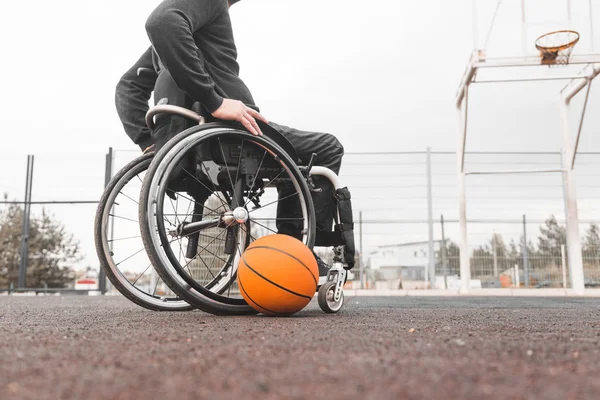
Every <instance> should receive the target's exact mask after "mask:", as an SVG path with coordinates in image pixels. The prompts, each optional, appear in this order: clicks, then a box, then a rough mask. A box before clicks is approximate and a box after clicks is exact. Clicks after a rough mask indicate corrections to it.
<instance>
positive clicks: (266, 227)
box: [252, 220, 277, 233]
mask: <svg viewBox="0 0 600 400" xmlns="http://www.w3.org/2000/svg"><path fill="white" fill-rule="evenodd" d="M252 221H253V222H254V220H252ZM256 225H259V226H262V227H263V228H265V229H266V230H269V231H271V232H273V233H277V232H275V231H274V230H273V229H271V228H269V227H268V226H265V225H263V224H261V223H260V222H256Z"/></svg>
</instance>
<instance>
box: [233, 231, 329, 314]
mask: <svg viewBox="0 0 600 400" xmlns="http://www.w3.org/2000/svg"><path fill="white" fill-rule="evenodd" d="M318 281H319V268H318V266H317V260H316V259H315V256H314V255H313V253H312V251H310V249H309V248H308V247H306V246H305V245H304V243H302V242H301V241H299V240H298V239H295V238H293V237H291V236H287V235H269V236H264V237H261V238H260V239H258V240H256V241H255V242H253V243H252V244H251V245H250V246H248V248H247V249H246V251H245V252H244V254H242V259H241V261H240V264H239V268H238V285H239V287H240V292H241V293H242V296H243V297H244V299H245V300H246V302H248V304H249V305H250V306H252V308H254V309H255V310H256V311H258V312H261V313H263V314H266V315H290V314H293V313H295V312H297V311H300V310H302V309H303V308H304V307H306V305H307V304H308V303H309V302H310V300H311V299H312V298H313V296H314V294H315V292H316V290H317V282H318Z"/></svg>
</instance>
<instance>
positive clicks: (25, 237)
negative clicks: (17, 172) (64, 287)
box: [18, 155, 34, 289]
mask: <svg viewBox="0 0 600 400" xmlns="http://www.w3.org/2000/svg"><path fill="white" fill-rule="evenodd" d="M33 161H34V157H33V156H32V155H28V156H27V176H26V178H25V201H24V205H23V227H22V229H21V251H20V260H19V261H20V262H19V280H18V288H19V289H24V288H25V286H26V283H27V257H28V253H29V226H30V225H29V223H30V216H31V189H32V186H33Z"/></svg>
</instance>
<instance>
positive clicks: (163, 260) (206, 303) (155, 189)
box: [139, 123, 316, 315]
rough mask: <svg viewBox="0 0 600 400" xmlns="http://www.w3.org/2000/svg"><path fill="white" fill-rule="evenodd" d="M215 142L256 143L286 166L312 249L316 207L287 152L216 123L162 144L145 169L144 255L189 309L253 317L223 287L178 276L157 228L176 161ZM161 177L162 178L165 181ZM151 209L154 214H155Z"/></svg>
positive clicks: (239, 247)
mask: <svg viewBox="0 0 600 400" xmlns="http://www.w3.org/2000/svg"><path fill="white" fill-rule="evenodd" d="M217 138H219V139H218V140H220V138H227V139H231V138H236V139H237V138H239V139H241V140H242V143H244V141H248V142H252V143H256V144H257V145H258V146H260V147H262V148H263V149H264V150H265V154H267V152H269V153H270V154H271V155H272V156H273V157H274V159H276V160H277V161H278V162H281V163H282V165H285V166H284V167H282V168H281V169H282V170H284V169H286V170H287V171H288V173H289V174H290V175H291V176H293V178H294V179H295V180H294V182H295V183H296V184H297V188H296V190H297V193H300V194H299V195H298V196H299V197H300V196H302V199H303V203H302V204H303V207H304V208H303V212H305V214H306V215H307V217H306V219H307V221H306V225H307V227H305V229H304V232H305V233H304V235H305V237H304V238H305V244H306V245H307V246H308V247H309V248H312V246H313V244H314V239H315V231H316V227H315V221H314V219H315V218H314V206H313V203H312V198H311V195H310V191H309V189H308V186H307V184H306V181H305V178H304V177H303V176H302V173H301V172H300V170H299V169H298V167H297V166H296V164H295V163H294V162H293V161H292V159H291V158H290V157H289V156H288V155H287V153H285V152H284V151H283V150H282V149H281V148H280V147H279V146H278V145H276V144H275V143H274V142H273V141H271V140H269V139H266V138H263V137H255V136H252V135H250V134H249V133H247V132H245V131H242V130H239V129H234V128H232V127H230V126H228V125H225V124H219V123H216V124H215V123H211V124H205V125H201V126H197V127H193V128H190V129H188V130H186V131H184V132H182V133H180V134H179V135H177V136H176V138H174V139H173V140H171V141H169V143H167V145H165V147H164V148H162V149H161V150H160V151H159V153H158V154H157V155H156V156H155V157H154V159H153V161H152V163H151V164H150V167H149V168H148V172H147V174H146V177H145V179H144V182H143V185H142V190H141V193H140V202H139V221H140V228H141V233H142V239H143V241H144V245H145V248H146V251H147V253H148V255H149V257H150V259H151V260H152V263H153V265H154V266H155V268H156V270H157V272H158V273H159V275H160V276H161V278H162V279H163V280H164V281H165V282H166V283H167V285H169V286H170V287H171V289H172V290H173V291H174V292H175V293H177V294H178V295H179V296H181V297H182V298H183V299H185V300H186V301H187V302H188V303H190V304H191V305H193V306H195V307H197V308H198V309H200V310H202V311H205V312H208V313H211V314H216V315H247V314H255V313H256V311H255V310H254V309H253V308H252V307H250V306H249V305H248V304H247V303H246V302H245V301H244V300H243V299H242V298H239V299H238V298H235V299H233V298H228V297H226V296H221V293H222V291H223V288H220V289H219V286H218V285H217V287H216V288H213V289H207V288H206V287H202V286H200V287H199V286H198V285H197V284H195V282H192V281H190V279H191V276H189V275H188V274H186V273H182V272H184V271H182V267H181V265H180V263H179V261H178V260H177V259H176V257H174V254H172V251H171V249H170V247H169V246H167V245H166V244H167V243H166V239H165V233H164V229H162V231H161V229H160V227H161V225H162V224H163V220H164V217H160V216H157V215H158V214H160V212H161V211H160V210H161V209H160V206H161V205H162V203H161V202H162V201H163V200H162V199H163V198H164V196H165V193H166V186H167V183H168V182H169V181H168V180H165V179H168V178H169V176H170V175H169V173H170V172H169V171H171V172H172V170H173V168H175V167H174V165H177V163H178V162H179V161H180V160H183V157H184V156H185V152H186V151H188V150H190V149H192V148H195V147H196V146H197V145H198V144H199V143H208V141H210V140H217ZM205 141H206V142H205ZM219 143H220V142H219ZM259 169H260V168H259ZM165 176H166V178H164V177H165ZM230 179H231V176H230ZM215 190H216V188H215ZM154 207H156V209H157V211H156V212H155V210H154ZM244 208H245V205H244ZM248 218H249V217H248ZM249 221H250V222H251V221H252V220H251V219H249ZM238 231H242V229H238ZM161 235H162V236H161ZM250 235H251V233H250ZM242 242H243V241H242V240H241V239H240V238H239V237H238V238H237V241H236V243H237V244H236V247H237V250H238V254H239V255H240V256H241V253H242V252H243V250H244V249H245V247H246V246H247V243H245V244H244V243H242ZM234 254H235V253H234ZM234 257H235V258H237V257H238V256H237V255H235V256H234ZM237 262H239V259H237V261H234V262H233V266H231V268H232V270H233V269H235V271H233V272H231V275H230V276H231V277H233V278H234V280H235V277H236V275H235V273H236V271H237ZM230 284H231V282H230Z"/></svg>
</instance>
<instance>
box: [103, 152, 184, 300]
mask: <svg viewBox="0 0 600 400" xmlns="http://www.w3.org/2000/svg"><path fill="white" fill-rule="evenodd" d="M153 155H154V154H153V153H151V154H145V155H143V156H141V157H138V158H136V159H135V160H133V161H132V162H130V163H129V164H128V165H126V166H125V167H123V169H121V170H120V171H119V172H118V173H117V174H116V175H115V177H114V178H113V179H112V180H111V181H110V183H109V184H108V186H107V187H106V189H105V191H104V194H103V195H102V198H101V199H100V203H99V204H98V210H97V212H96V219H95V226H94V236H95V244H96V252H97V253H98V258H99V260H100V264H101V266H102V268H104V271H105V272H106V276H107V277H108V279H109V280H110V282H111V283H112V284H113V286H114V287H115V288H116V289H117V290H118V291H119V292H120V293H121V294H123V296H125V297H127V298H128V299H129V300H131V301H133V302H134V303H136V304H138V305H140V306H142V307H145V308H148V309H150V310H155V311H187V310H192V309H193V307H192V306H190V305H189V304H188V303H187V302H186V301H185V300H182V299H181V298H180V297H178V296H177V295H176V294H175V293H174V292H173V291H172V290H171V289H170V288H169V287H168V286H167V285H166V284H165V283H164V281H163V280H162V279H161V278H160V277H159V276H158V275H157V274H156V272H155V271H154V269H153V268H152V264H151V262H150V259H149V258H148V256H147V255H146V252H145V250H144V243H143V241H142V237H141V235H140V227H139V223H138V221H137V216H138V201H137V199H138V197H139V192H140V189H141V187H142V181H143V178H144V175H145V173H146V170H147V169H148V166H149V165H150V162H151V161H152V157H153Z"/></svg>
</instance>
